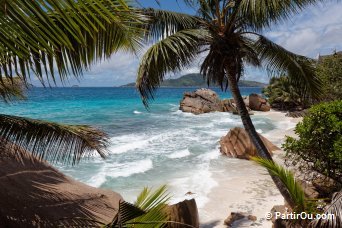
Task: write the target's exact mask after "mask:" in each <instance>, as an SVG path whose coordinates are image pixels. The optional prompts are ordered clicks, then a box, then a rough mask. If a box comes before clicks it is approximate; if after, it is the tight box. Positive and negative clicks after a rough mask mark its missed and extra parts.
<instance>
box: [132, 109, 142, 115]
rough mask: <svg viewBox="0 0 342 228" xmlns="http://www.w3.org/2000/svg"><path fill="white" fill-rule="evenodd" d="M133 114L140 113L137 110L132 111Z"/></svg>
mask: <svg viewBox="0 0 342 228" xmlns="http://www.w3.org/2000/svg"><path fill="white" fill-rule="evenodd" d="M133 113H134V114H141V113H142V112H139V111H137V110H134V111H133Z"/></svg>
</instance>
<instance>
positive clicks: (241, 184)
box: [199, 111, 301, 227]
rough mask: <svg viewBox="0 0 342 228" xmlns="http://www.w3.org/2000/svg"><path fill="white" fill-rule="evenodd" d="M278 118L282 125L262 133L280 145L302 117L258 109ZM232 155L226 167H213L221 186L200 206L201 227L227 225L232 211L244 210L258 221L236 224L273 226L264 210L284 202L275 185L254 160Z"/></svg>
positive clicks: (291, 133) (278, 123)
mask: <svg viewBox="0 0 342 228" xmlns="http://www.w3.org/2000/svg"><path fill="white" fill-rule="evenodd" d="M255 115H262V116H265V117H267V118H269V119H271V120H274V122H276V123H277V124H276V125H277V126H279V129H275V130H273V131H271V132H268V133H267V134H263V135H264V136H265V137H266V138H268V139H269V140H270V141H271V142H273V143H275V144H276V145H277V146H280V144H281V143H282V142H283V140H284V137H285V135H289V136H293V135H294V132H293V129H294V127H295V125H296V123H298V122H299V121H300V120H301V118H296V119H295V118H290V117H285V113H281V112H275V111H270V112H257V113H255ZM282 157H283V152H282V151H277V152H275V155H274V159H275V160H278V161H281V160H282ZM222 159H230V161H229V167H227V170H226V171H222V169H221V170H220V171H219V170H216V171H215V170H212V172H213V177H214V179H215V181H216V182H217V183H218V186H216V187H215V188H213V189H212V190H211V192H210V193H209V195H208V197H209V202H208V203H206V204H205V206H204V207H202V208H199V214H200V220H201V224H202V225H201V227H226V226H225V225H224V224H223V221H224V220H225V219H226V218H227V217H228V215H229V214H230V213H231V212H245V213H248V214H251V215H255V216H257V221H256V222H252V221H249V220H247V219H244V220H242V221H241V222H240V223H239V224H234V227H250V226H251V225H253V226H257V227H272V222H271V221H267V220H266V219H265V213H267V212H269V211H270V210H271V208H272V207H273V206H274V205H282V204H284V199H283V197H282V196H281V195H280V193H279V191H278V190H277V188H276V186H275V185H274V183H273V181H272V179H271V178H270V176H269V175H268V173H267V172H266V171H265V170H264V169H263V168H261V167H259V166H258V165H256V164H254V163H253V162H251V161H245V160H238V159H231V158H227V157H222Z"/></svg>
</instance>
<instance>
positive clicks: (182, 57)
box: [136, 29, 209, 107]
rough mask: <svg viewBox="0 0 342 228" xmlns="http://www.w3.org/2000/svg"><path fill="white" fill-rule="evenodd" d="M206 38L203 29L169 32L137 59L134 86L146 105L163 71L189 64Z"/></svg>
mask: <svg viewBox="0 0 342 228" xmlns="http://www.w3.org/2000/svg"><path fill="white" fill-rule="evenodd" d="M205 39H209V35H208V33H207V31H206V30H202V29H187V30H182V31H179V32H177V33H175V34H173V35H171V36H168V37H167V38H165V39H163V40H161V41H159V42H157V43H156V44H154V45H153V46H152V47H150V48H149V49H148V51H147V52H146V53H145V55H144V56H143V58H142V60H141V62H140V66H139V70H138V77H137V80H136V87H137V88H138V90H139V92H140V95H141V97H142V99H143V103H144V105H145V106H146V107H147V106H148V100H149V99H151V98H152V99H153V97H154V96H153V95H154V91H155V89H156V88H157V87H158V86H159V85H160V83H161V82H162V81H163V80H164V77H165V75H166V74H167V73H169V72H176V71H179V70H181V69H182V67H184V66H186V65H189V64H190V63H191V62H192V61H193V60H194V58H195V57H196V56H197V54H198V52H199V51H200V48H201V46H202V45H204V44H205V42H204V40H205Z"/></svg>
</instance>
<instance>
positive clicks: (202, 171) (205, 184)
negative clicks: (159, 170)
mask: <svg viewBox="0 0 342 228" xmlns="http://www.w3.org/2000/svg"><path fill="white" fill-rule="evenodd" d="M185 176H186V177H182V178H176V179H173V180H172V181H171V183H170V184H169V186H170V187H171V190H173V191H172V193H173V198H172V203H177V202H180V201H183V200H184V199H191V198H195V199H196V203H197V206H198V208H202V207H204V205H205V204H206V203H207V202H208V200H209V198H208V194H209V193H210V191H211V189H212V188H214V187H215V186H217V185H218V183H217V182H216V181H215V180H214V178H213V177H212V172H210V170H209V165H208V164H202V165H199V166H197V167H195V168H194V169H193V170H192V171H191V172H189V173H187V175H185ZM187 192H191V193H193V195H186V193H187Z"/></svg>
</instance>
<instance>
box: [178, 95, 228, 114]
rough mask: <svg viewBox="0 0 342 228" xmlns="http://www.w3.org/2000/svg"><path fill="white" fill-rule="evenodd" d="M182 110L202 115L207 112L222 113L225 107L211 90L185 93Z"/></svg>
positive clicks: (181, 104)
mask: <svg viewBox="0 0 342 228" xmlns="http://www.w3.org/2000/svg"><path fill="white" fill-rule="evenodd" d="M179 109H180V110H182V111H183V112H191V113H194V114H201V113H207V112H214V111H217V112H222V111H223V106H222V104H221V101H220V99H219V97H218V95H217V94H216V93H215V92H214V91H212V90H210V89H198V90H196V91H195V92H185V93H184V96H183V100H182V101H181V103H180V108H179Z"/></svg>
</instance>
